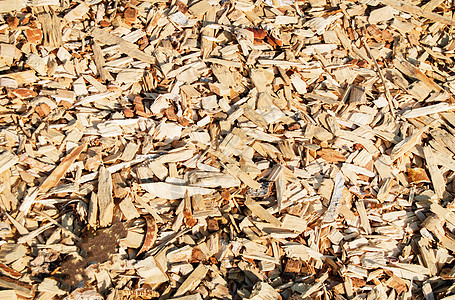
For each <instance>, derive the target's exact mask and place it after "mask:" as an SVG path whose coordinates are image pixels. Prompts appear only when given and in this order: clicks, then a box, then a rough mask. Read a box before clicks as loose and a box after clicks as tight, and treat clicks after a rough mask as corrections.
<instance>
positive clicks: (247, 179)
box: [225, 164, 261, 190]
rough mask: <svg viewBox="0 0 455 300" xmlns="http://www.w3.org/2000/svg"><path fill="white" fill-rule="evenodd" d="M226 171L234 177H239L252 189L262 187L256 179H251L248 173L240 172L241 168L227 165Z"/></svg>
mask: <svg viewBox="0 0 455 300" xmlns="http://www.w3.org/2000/svg"><path fill="white" fill-rule="evenodd" d="M225 168H226V170H227V171H228V172H229V173H230V174H231V175H232V176H234V177H237V178H238V179H240V180H241V181H242V182H243V183H245V184H246V185H247V186H249V187H251V188H252V189H256V190H257V189H259V188H260V187H261V184H260V183H259V182H257V181H255V180H254V179H252V178H251V177H250V175H248V174H247V173H245V172H243V171H242V170H240V168H239V167H237V166H236V165H234V164H227V165H225Z"/></svg>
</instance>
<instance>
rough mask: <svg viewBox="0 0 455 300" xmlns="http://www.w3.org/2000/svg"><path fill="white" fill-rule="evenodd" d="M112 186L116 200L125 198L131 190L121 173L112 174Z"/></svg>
mask: <svg viewBox="0 0 455 300" xmlns="http://www.w3.org/2000/svg"><path fill="white" fill-rule="evenodd" d="M112 186H113V188H114V196H115V197H116V198H122V199H123V198H125V197H126V195H127V194H128V191H129V188H128V187H127V186H126V183H125V181H124V180H123V178H122V176H121V175H120V174H119V173H115V174H112Z"/></svg>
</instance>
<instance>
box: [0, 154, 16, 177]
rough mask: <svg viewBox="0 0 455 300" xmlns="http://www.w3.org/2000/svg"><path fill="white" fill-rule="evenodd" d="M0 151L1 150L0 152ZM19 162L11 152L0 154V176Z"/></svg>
mask: <svg viewBox="0 0 455 300" xmlns="http://www.w3.org/2000/svg"><path fill="white" fill-rule="evenodd" d="M0 151H1V150H0ZM18 162H19V157H18V156H17V155H16V154H14V153H12V152H11V151H8V150H4V151H2V152H0V174H1V173H3V172H5V171H6V170H8V169H9V168H11V167H12V166H14V165H15V164H17V163H18Z"/></svg>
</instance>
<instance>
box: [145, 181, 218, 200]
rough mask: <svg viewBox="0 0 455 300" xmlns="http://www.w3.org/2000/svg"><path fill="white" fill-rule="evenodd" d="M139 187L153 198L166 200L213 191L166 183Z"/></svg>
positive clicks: (211, 190) (153, 183) (147, 184)
mask: <svg viewBox="0 0 455 300" xmlns="http://www.w3.org/2000/svg"><path fill="white" fill-rule="evenodd" d="M140 186H141V187H142V188H143V189H144V190H146V191H147V192H149V193H150V194H152V195H153V196H154V197H159V198H163V199H168V200H175V199H182V198H183V197H184V196H185V193H186V192H188V194H189V195H190V196H194V195H197V194H201V195H207V194H210V193H212V192H213V191H214V190H213V189H207V188H201V187H195V186H186V185H178V184H172V183H167V182H152V183H142V184H140Z"/></svg>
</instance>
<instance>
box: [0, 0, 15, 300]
mask: <svg viewBox="0 0 455 300" xmlns="http://www.w3.org/2000/svg"><path fill="white" fill-rule="evenodd" d="M14 1H16V0H14ZM0 299H8V300H17V294H16V292H15V291H14V290H1V291H0Z"/></svg>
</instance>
